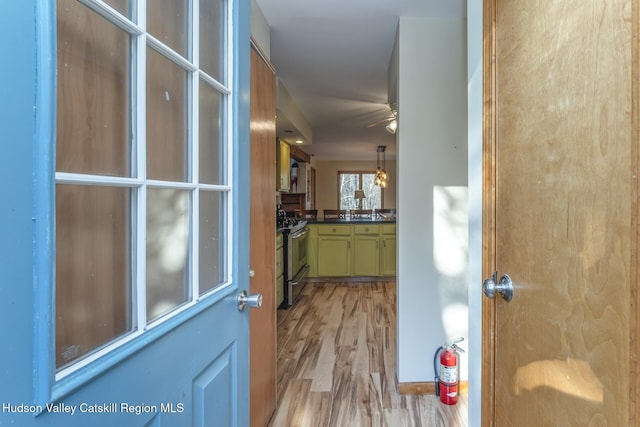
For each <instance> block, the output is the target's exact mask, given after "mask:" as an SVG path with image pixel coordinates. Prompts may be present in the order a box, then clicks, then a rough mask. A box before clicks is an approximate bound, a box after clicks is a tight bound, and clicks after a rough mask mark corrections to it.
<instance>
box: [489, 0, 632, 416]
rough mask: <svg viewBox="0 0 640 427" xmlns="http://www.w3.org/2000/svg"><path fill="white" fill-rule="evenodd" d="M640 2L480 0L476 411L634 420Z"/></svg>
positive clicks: (495, 414)
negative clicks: (480, 342) (485, 296)
mask: <svg viewBox="0 0 640 427" xmlns="http://www.w3.org/2000/svg"><path fill="white" fill-rule="evenodd" d="M631 3H633V5H631ZM632 10H635V11H636V12H635V13H633V14H632V13H631V11H632ZM637 10H638V9H637V2H628V1H623V0H612V1H608V2H606V3H605V2H601V1H586V2H585V1H582V0H580V1H578V0H571V1H564V2H555V3H551V4H549V3H544V4H542V3H539V4H532V3H527V4H525V3H523V2H516V1H508V0H490V1H485V13H486V16H485V54H484V58H485V119H484V122H485V130H484V140H485V148H484V153H485V157H484V159H485V160H484V168H485V185H484V192H485V194H484V200H485V207H484V211H485V212H484V214H485V223H484V227H485V230H484V233H485V238H484V244H483V246H484V254H483V257H484V258H485V263H484V274H485V277H487V276H490V275H491V274H492V272H493V271H494V270H497V271H498V277H500V275H502V274H505V273H507V274H509V275H510V276H511V278H512V279H513V281H514V285H515V293H514V297H513V300H512V301H511V302H509V303H507V302H505V301H503V300H502V299H500V298H499V297H497V298H496V300H495V301H491V302H489V301H485V304H484V306H485V308H484V313H483V317H484V322H485V329H484V333H485V337H484V347H485V348H486V349H487V351H486V352H485V354H484V360H485V362H484V369H485V371H486V372H488V373H490V374H493V375H494V378H493V381H492V382H490V381H491V380H487V382H485V383H484V384H483V387H484V391H485V393H484V396H485V401H484V403H483V413H484V417H483V425H497V426H511V425H516V426H533V425H535V426H539V425H576V426H577V425H580V426H582V425H596V424H599V425H628V424H629V423H630V420H633V419H635V412H636V410H637V409H636V408H635V406H634V401H635V397H631V398H630V393H629V390H630V389H631V390H635V387H636V385H635V383H636V381H635V380H634V379H633V378H634V373H635V372H636V367H635V363H636V362H635V360H636V359H637V357H636V356H635V355H637V344H636V343H635V334H636V326H637V318H636V316H637V315H636V313H635V309H634V307H635V306H636V301H635V298H636V293H637V292H636V291H637V284H636V276H637V274H636V270H637V265H638V263H637V219H636V217H637V182H636V176H637V175H636V173H637V133H636V132H637V131H636V129H637V119H636V114H637V108H636V103H637V68H638V67H637V53H636V52H637V45H636V41H635V40H634V38H633V34H634V32H637V28H638V27H637V22H638V18H637V16H638V14H637ZM632 315H633V316H632ZM492 350H493V352H491V351H492ZM632 361H633V362H632ZM489 376H491V375H489ZM634 395H635V393H631V396H634ZM630 399H631V400H630ZM630 408H632V409H630ZM494 410H495V413H493V411H494Z"/></svg>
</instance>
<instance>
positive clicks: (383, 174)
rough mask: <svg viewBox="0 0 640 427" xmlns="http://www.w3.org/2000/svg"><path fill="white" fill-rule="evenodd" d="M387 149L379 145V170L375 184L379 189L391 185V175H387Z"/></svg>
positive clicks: (377, 170)
mask: <svg viewBox="0 0 640 427" xmlns="http://www.w3.org/2000/svg"><path fill="white" fill-rule="evenodd" d="M386 148H387V147H386V146H384V145H378V150H377V154H376V156H377V169H376V180H375V183H376V185H377V186H378V187H380V188H386V187H387V184H388V183H389V174H387V170H386V167H387V159H386V157H385V154H384V150H385V149H386ZM381 158H382V163H381V162H380V159H381Z"/></svg>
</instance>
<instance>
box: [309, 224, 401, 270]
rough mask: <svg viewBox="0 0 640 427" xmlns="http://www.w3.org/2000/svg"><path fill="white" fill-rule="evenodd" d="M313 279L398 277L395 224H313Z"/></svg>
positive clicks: (311, 238) (311, 250)
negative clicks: (396, 275)
mask: <svg viewBox="0 0 640 427" xmlns="http://www.w3.org/2000/svg"><path fill="white" fill-rule="evenodd" d="M309 229H310V232H309V239H308V247H307V262H308V264H309V267H310V270H309V277H352V276H356V277H357V276H372V277H375V276H395V274H396V226H395V224H382V225H381V224H377V223H371V224H362V223H359V224H310V225H309Z"/></svg>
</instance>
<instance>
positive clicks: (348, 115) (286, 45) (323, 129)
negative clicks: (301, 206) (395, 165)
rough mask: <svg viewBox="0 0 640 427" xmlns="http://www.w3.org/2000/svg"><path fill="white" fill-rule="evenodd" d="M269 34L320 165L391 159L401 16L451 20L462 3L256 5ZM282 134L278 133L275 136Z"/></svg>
mask: <svg viewBox="0 0 640 427" xmlns="http://www.w3.org/2000/svg"><path fill="white" fill-rule="evenodd" d="M256 1H257V3H258V5H259V6H260V8H261V9H262V11H263V13H264V15H265V17H266V19H267V21H268V22H269V26H270V30H271V46H270V50H271V62H272V63H273V65H274V67H275V69H276V73H277V75H278V78H279V79H280V80H281V81H282V83H283V84H284V85H285V86H286V88H287V89H288V91H289V93H290V95H291V97H292V98H293V100H294V101H295V102H296V104H297V105H298V107H299V109H300V110H301V111H302V113H303V114H304V116H305V117H306V119H307V120H308V122H309V124H310V125H311V127H312V128H313V144H312V145H308V146H304V147H303V148H304V150H305V151H307V152H308V153H309V154H312V155H314V156H317V158H319V159H351V160H353V159H359V160H366V159H375V158H376V147H377V146H378V145H385V146H387V150H386V153H387V158H388V159H393V158H395V135H391V134H390V133H388V132H387V131H386V130H385V125H384V124H380V125H377V126H373V127H369V125H370V124H372V123H374V122H376V121H379V120H382V119H384V118H386V117H388V115H389V108H388V105H387V72H388V67H389V61H390V58H391V51H392V49H393V43H394V40H395V35H396V29H397V25H398V19H399V17H400V16H418V17H431V18H442V19H455V18H461V17H464V16H466V0H256ZM283 131H284V129H282V126H279V129H278V132H279V133H282V132H283Z"/></svg>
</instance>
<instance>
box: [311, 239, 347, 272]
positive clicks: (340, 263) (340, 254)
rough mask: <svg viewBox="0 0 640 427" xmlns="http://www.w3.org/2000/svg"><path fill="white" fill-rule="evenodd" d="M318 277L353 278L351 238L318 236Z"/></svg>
mask: <svg viewBox="0 0 640 427" xmlns="http://www.w3.org/2000/svg"><path fill="white" fill-rule="evenodd" d="M317 266H318V276H320V277H343V276H351V237H350V236H318V263H317Z"/></svg>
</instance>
